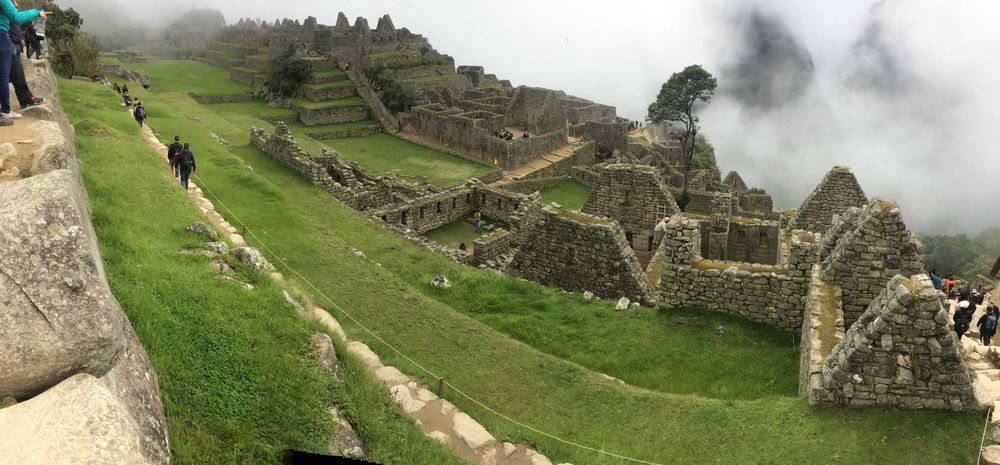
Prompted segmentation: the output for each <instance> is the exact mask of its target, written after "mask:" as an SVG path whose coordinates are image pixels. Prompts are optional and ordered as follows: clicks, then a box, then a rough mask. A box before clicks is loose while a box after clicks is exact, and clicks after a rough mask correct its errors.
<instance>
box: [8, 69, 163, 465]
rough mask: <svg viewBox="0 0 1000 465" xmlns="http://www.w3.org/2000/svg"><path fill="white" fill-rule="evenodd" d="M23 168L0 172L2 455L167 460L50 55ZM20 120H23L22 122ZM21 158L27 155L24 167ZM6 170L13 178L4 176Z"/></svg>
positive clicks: (39, 77) (36, 75) (19, 459)
mask: <svg viewBox="0 0 1000 465" xmlns="http://www.w3.org/2000/svg"><path fill="white" fill-rule="evenodd" d="M25 71H26V75H27V79H28V81H29V85H30V86H31V88H32V90H33V91H34V93H35V95H36V96H40V97H44V98H45V103H44V104H43V105H40V106H36V107H32V108H30V109H27V110H25V111H24V112H23V113H24V114H25V118H24V119H23V120H21V124H25V123H24V121H25V120H30V119H31V118H37V119H40V121H37V122H34V123H31V124H30V126H25V128H26V129H27V130H28V131H27V132H28V133H29V137H31V138H32V140H30V141H25V142H23V143H22V142H21V141H20V139H19V140H18V142H19V143H18V146H19V147H22V146H23V148H19V149H18V150H21V151H24V150H31V151H32V153H31V154H30V155H31V158H30V159H31V165H30V170H28V172H29V173H28V174H30V175H31V176H29V177H27V178H26V179H18V180H16V181H11V182H3V181H5V179H0V309H2V311H0V404H2V405H7V404H10V403H11V402H10V400H11V399H16V400H17V401H18V403H17V404H16V405H13V406H11V407H7V408H3V409H2V410H0V464H7V463H16V464H35V463H38V464H43V463H44V464H64V463H65V464H71V463H72V464H105V463H107V464H111V463H115V464H117V463H128V464H146V463H150V464H169V463H170V447H169V442H168V439H167V438H168V436H167V430H166V420H165V417H164V411H163V405H162V403H161V401H160V395H159V385H158V380H157V376H156V372H155V371H154V370H153V368H152V366H151V365H150V362H149V359H148V357H147V356H146V352H145V350H144V349H143V347H142V345H141V343H140V342H139V340H138V338H137V337H136V334H135V333H134V331H133V330H132V327H131V326H130V325H129V322H128V319H127V318H126V316H125V314H124V313H123V311H122V309H121V307H120V306H119V304H118V302H117V301H116V300H115V298H114V296H113V295H112V293H111V290H110V288H109V286H108V283H107V280H106V277H105V274H104V270H103V266H102V263H103V260H102V259H101V256H100V251H99V248H98V245H97V238H96V234H95V232H94V229H93V226H92V225H91V222H90V211H89V207H88V202H87V196H86V192H85V190H84V187H83V183H82V181H81V179H80V176H79V174H78V172H77V167H78V166H79V161H78V159H77V157H76V152H75V149H74V145H73V138H74V137H73V136H74V133H73V127H72V126H70V124H69V121H68V120H67V118H66V116H65V113H64V112H63V110H62V108H61V107H60V106H59V102H58V89H57V87H56V83H55V79H54V77H53V75H52V73H51V71H50V70H49V68H48V65H47V63H46V62H45V61H38V60H33V61H31V65H30V66H27V67H26V70H25ZM22 131H23V129H22ZM22 168H23V166H22ZM8 179H9V178H8Z"/></svg>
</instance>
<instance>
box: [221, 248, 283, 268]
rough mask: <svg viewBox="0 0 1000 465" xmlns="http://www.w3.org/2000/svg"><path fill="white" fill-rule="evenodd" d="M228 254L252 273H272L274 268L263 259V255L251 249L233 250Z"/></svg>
mask: <svg viewBox="0 0 1000 465" xmlns="http://www.w3.org/2000/svg"><path fill="white" fill-rule="evenodd" d="M230 254H232V256H234V257H236V259H237V260H239V261H241V262H243V264H244V265H246V266H248V267H250V269H252V270H254V271H257V272H261V273H267V272H269V271H274V267H273V266H271V263H269V262H268V261H267V259H266V258H264V254H262V253H260V251H259V250H257V249H255V248H253V247H239V248H235V249H233V250H232V251H231V252H230Z"/></svg>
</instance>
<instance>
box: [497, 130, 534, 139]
mask: <svg viewBox="0 0 1000 465" xmlns="http://www.w3.org/2000/svg"><path fill="white" fill-rule="evenodd" d="M493 135H494V136H496V137H498V138H500V139H503V140H514V133H512V132H510V131H508V130H506V129H501V130H498V131H495V132H494V133H493ZM528 137H530V136H528V133H526V132H525V133H522V134H521V138H522V139H527V138H528Z"/></svg>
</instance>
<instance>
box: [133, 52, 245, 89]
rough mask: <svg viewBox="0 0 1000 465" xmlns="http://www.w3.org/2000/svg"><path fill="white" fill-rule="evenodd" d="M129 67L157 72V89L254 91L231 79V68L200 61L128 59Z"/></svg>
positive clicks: (154, 73)
mask: <svg viewBox="0 0 1000 465" xmlns="http://www.w3.org/2000/svg"><path fill="white" fill-rule="evenodd" d="M128 67H129V68H131V69H134V70H136V71H138V72H140V73H142V74H145V75H146V76H156V80H155V82H152V89H153V91H154V92H181V93H193V94H200V95H241V94H248V93H250V92H252V91H253V89H251V88H250V86H248V85H245V84H240V83H238V82H236V81H233V80H232V79H229V71H227V70H225V69H223V68H219V67H217V66H212V65H210V64H207V63H201V62H198V61H177V60H150V61H149V62H147V63H129V64H128ZM135 87H138V86H135ZM130 90H131V89H130Z"/></svg>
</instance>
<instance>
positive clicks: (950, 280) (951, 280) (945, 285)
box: [931, 270, 958, 300]
mask: <svg viewBox="0 0 1000 465" xmlns="http://www.w3.org/2000/svg"><path fill="white" fill-rule="evenodd" d="M931 283H932V284H933V285H934V289H937V290H939V291H941V292H944V295H946V296H947V297H948V299H949V300H954V299H955V297H956V294H957V293H958V278H956V277H955V275H954V274H949V275H948V276H946V277H944V278H942V277H941V276H939V275H938V273H937V270H931Z"/></svg>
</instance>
